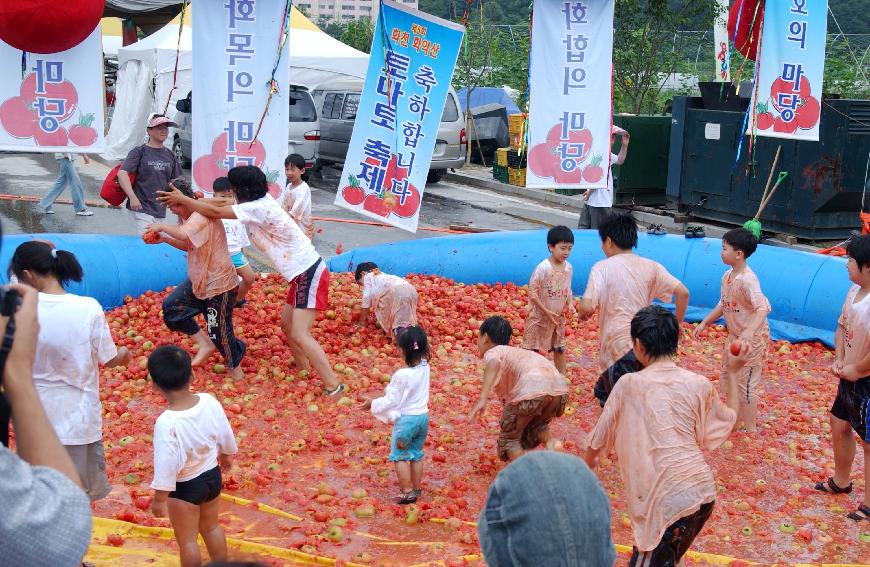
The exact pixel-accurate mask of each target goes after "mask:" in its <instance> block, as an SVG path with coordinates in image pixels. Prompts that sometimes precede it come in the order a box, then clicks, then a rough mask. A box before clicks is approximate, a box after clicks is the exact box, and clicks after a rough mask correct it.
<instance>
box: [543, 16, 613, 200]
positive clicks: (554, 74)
mask: <svg viewBox="0 0 870 567" xmlns="http://www.w3.org/2000/svg"><path fill="white" fill-rule="evenodd" d="M529 64H530V78H531V98H530V100H529V158H528V164H529V165H528V169H527V170H526V186H527V187H565V188H586V189H593V188H596V189H598V188H603V187H606V186H607V169H608V168H609V167H610V124H611V118H612V104H611V92H612V83H613V80H612V69H613V66H612V64H613V0H585V1H576V0H575V1H559V2H557V1H555V0H535V5H534V17H533V18H532V49H531V60H530V63H529Z"/></svg>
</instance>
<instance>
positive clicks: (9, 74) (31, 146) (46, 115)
mask: <svg viewBox="0 0 870 567" xmlns="http://www.w3.org/2000/svg"><path fill="white" fill-rule="evenodd" d="M0 76H2V77H3V81H0V150H3V151H19V152H66V153H95V154H96V153H101V152H103V151H105V148H106V140H105V137H104V133H105V122H104V115H103V101H105V96H104V95H103V47H102V35H101V33H100V28H99V26H98V27H97V28H96V29H94V31H93V32H92V33H91V35H89V36H88V37H87V38H86V39H85V40H84V41H82V42H81V43H80V44H78V45H76V46H75V47H73V48H71V49H68V50H66V51H61V52H59V53H50V54H40V53H26V54H22V52H21V50H20V49H15V48H14V47H12V46H10V45H8V44H6V43H4V42H3V41H2V40H0Z"/></svg>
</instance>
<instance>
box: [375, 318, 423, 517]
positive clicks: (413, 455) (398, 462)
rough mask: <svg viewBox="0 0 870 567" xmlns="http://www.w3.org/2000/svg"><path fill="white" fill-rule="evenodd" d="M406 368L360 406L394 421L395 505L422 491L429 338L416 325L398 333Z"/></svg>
mask: <svg viewBox="0 0 870 567" xmlns="http://www.w3.org/2000/svg"><path fill="white" fill-rule="evenodd" d="M399 349H400V350H401V351H402V353H403V354H404V356H405V364H407V365H408V366H407V368H402V369H400V370H397V371H396V373H395V374H393V378H392V379H391V380H390V383H389V384H387V389H386V391H385V392H384V395H383V397H381V398H377V399H371V398H369V399H366V400H365V401H364V402H363V404H362V408H363V409H369V408H371V411H372V415H374V416H375V417H376V418H378V419H379V420H381V421H383V422H384V423H394V425H393V439H392V442H391V443H390V446H391V448H392V449H391V451H390V457H389V459H390V460H391V461H393V462H394V463H395V466H396V476H397V477H398V479H399V490H400V491H401V492H400V493H399V496H397V497H396V502H397V503H398V504H412V503H414V502H416V501H417V498H418V497H419V496H420V494H422V492H423V491H422V489H421V488H420V480H421V479H422V478H423V445H424V444H425V443H426V435H427V434H428V432H429V341H428V340H427V338H426V333H425V332H424V331H423V329H421V328H420V327H409V328H407V329H405V330H404V331H403V332H402V333H401V334H400V335H399Z"/></svg>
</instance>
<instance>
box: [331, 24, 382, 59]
mask: <svg viewBox="0 0 870 567" xmlns="http://www.w3.org/2000/svg"><path fill="white" fill-rule="evenodd" d="M374 33H375V25H374V23H373V22H372V20H371V18H367V17H362V18H360V19H358V20H351V21H349V22H348V23H347V25H346V26H345V28H344V32H343V33H342V34H341V36H340V37H339V38H338V39H340V40H341V42H342V43H344V44H347V45H349V46H351V47H353V48H354V49H359V50H360V51H363V52H365V53H368V52H369V50H370V49H371V48H372V36H373V35H374Z"/></svg>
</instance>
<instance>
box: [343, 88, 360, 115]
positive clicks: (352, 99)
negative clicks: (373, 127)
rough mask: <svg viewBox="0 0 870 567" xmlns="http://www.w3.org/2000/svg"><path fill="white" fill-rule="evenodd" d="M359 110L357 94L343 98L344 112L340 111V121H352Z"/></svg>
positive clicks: (350, 94)
mask: <svg viewBox="0 0 870 567" xmlns="http://www.w3.org/2000/svg"><path fill="white" fill-rule="evenodd" d="M358 108H359V94H355V93H349V94H348V95H347V96H346V97H345V98H344V110H342V111H341V119H342V120H353V119H354V118H356V112H357V109H358Z"/></svg>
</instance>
